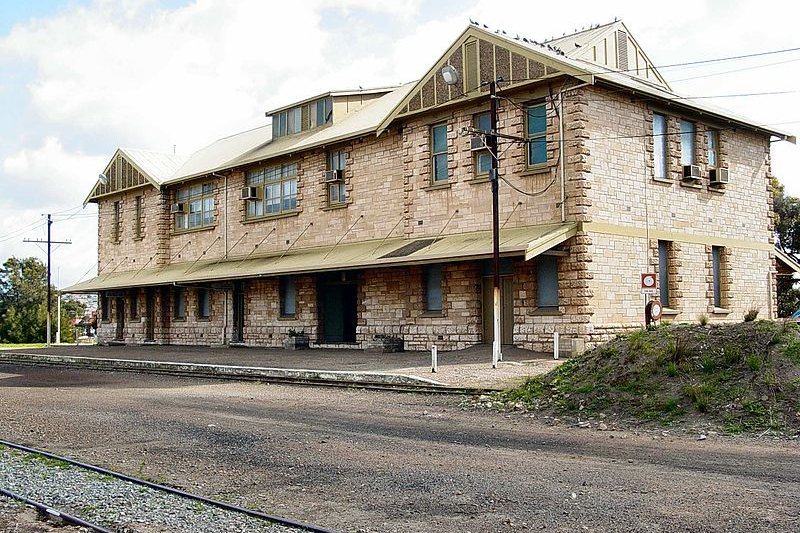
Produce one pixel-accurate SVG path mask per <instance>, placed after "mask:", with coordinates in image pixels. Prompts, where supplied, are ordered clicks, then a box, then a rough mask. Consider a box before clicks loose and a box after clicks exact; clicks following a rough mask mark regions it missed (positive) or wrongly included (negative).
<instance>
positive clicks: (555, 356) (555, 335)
mask: <svg viewBox="0 0 800 533" xmlns="http://www.w3.org/2000/svg"><path fill="white" fill-rule="evenodd" d="M558 350H559V345H558V332H557V331H554V332H553V359H558Z"/></svg>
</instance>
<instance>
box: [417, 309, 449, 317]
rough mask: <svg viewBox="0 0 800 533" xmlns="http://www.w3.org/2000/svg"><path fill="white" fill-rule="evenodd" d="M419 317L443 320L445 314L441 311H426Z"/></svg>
mask: <svg viewBox="0 0 800 533" xmlns="http://www.w3.org/2000/svg"><path fill="white" fill-rule="evenodd" d="M419 316H420V317H421V318H441V317H443V316H444V313H442V312H441V311H425V312H424V313H422V314H421V315H419Z"/></svg>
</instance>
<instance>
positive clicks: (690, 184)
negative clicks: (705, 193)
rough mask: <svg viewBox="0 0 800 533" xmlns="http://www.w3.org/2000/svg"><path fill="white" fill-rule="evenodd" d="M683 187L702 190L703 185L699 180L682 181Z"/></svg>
mask: <svg viewBox="0 0 800 533" xmlns="http://www.w3.org/2000/svg"><path fill="white" fill-rule="evenodd" d="M681 187H687V188H689V189H702V188H703V185H702V184H701V183H700V180H699V179H697V180H695V179H691V180H689V179H681Z"/></svg>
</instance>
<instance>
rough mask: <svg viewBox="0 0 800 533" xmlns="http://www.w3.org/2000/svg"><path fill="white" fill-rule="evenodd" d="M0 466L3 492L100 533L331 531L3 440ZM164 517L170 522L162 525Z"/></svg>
mask: <svg viewBox="0 0 800 533" xmlns="http://www.w3.org/2000/svg"><path fill="white" fill-rule="evenodd" d="M10 451H15V452H14V453H9V452H10ZM0 463H6V464H4V465H3V464H0V494H2V495H3V496H6V497H9V498H13V499H15V500H18V501H21V502H24V503H25V504H27V505H30V506H32V507H34V508H36V509H37V510H38V511H39V513H40V514H42V515H44V516H47V517H52V518H54V519H57V520H59V521H61V522H63V523H67V524H71V525H74V526H79V527H83V528H85V529H87V530H89V531H95V532H98V533H118V532H124V533H135V532H136V531H139V529H138V527H145V528H146V530H147V531H152V526H157V527H159V528H162V527H163V528H165V529H163V530H164V531H176V532H177V531H187V532H190V531H192V532H193V531H204V532H208V533H211V532H214V531H221V532H222V531H241V532H251V531H252V532H262V531H263V532H269V533H272V532H275V533H308V532H311V533H336V532H334V531H333V530H330V529H326V528H324V527H321V526H317V525H313V524H308V523H304V522H300V521H297V520H293V519H290V518H285V517H281V516H276V515H272V514H267V513H263V512H261V511H256V510H253V509H248V508H244V507H239V506H236V505H233V504H230V503H227V502H223V501H219V500H214V499H210V498H206V497H203V496H198V495H196V494H191V493H188V492H186V491H183V490H180V489H176V488H173V487H167V486H165V485H161V484H158V483H153V482H151V481H147V480H143V479H138V478H136V477H133V476H129V475H127V474H122V473H119V472H114V471H112V470H108V469H105V468H102V467H98V466H94V465H90V464H86V463H82V462H79V461H75V460H72V459H69V458H66V457H62V456H59V455H55V454H52V453H50V452H47V451H44V450H38V449H35V448H30V447H28V446H24V445H22V444H18V443H15V442H11V441H8V440H4V439H0ZM15 469H16V470H15ZM15 472H16V474H17V475H16V476H14V473H15ZM15 477H16V478H17V479H13V478H15ZM137 500H138V501H137ZM145 500H149V501H145ZM154 508H155V509H156V510H155V511H153V509H154ZM161 516H163V517H168V520H167V521H168V522H169V523H161V522H160V521H159V518H160V517H161ZM165 519H166V518H165Z"/></svg>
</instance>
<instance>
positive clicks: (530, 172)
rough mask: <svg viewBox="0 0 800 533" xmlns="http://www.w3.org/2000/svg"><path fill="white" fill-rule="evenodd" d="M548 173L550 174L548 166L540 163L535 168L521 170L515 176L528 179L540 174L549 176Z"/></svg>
mask: <svg viewBox="0 0 800 533" xmlns="http://www.w3.org/2000/svg"><path fill="white" fill-rule="evenodd" d="M549 173H550V164H549V163H542V164H541V165H537V166H535V167H527V168H526V169H525V170H523V171H522V172H520V173H519V174H517V175H518V176H522V177H530V176H539V175H541V174H549Z"/></svg>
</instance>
